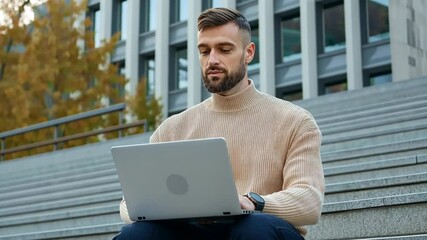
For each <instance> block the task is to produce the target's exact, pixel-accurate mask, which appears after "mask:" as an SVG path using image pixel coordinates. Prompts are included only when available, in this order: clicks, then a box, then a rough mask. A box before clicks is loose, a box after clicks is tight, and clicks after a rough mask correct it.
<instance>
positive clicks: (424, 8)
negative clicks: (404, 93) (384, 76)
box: [389, 0, 427, 82]
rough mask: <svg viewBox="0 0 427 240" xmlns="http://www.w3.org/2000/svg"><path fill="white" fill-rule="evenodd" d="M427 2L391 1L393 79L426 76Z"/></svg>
mask: <svg viewBox="0 0 427 240" xmlns="http://www.w3.org/2000/svg"><path fill="white" fill-rule="evenodd" d="M426 12H427V1H425V0H411V1H409V0H405V1H402V0H390V6H389V21H390V51H391V68H392V74H393V82H396V81H402V80H408V79H412V78H418V77H421V76H426V75H427V27H426V26H427V14H426Z"/></svg>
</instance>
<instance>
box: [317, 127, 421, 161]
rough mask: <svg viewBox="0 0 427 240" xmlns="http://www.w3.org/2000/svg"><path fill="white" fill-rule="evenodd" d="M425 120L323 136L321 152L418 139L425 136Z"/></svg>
mask: <svg viewBox="0 0 427 240" xmlns="http://www.w3.org/2000/svg"><path fill="white" fill-rule="evenodd" d="M426 131H427V121H426V120H425V119H418V120H411V121H404V122H398V123H392V124H387V125H380V126H373V127H367V128H363V129H357V130H353V131H346V132H340V133H333V134H326V135H325V134H323V139H322V148H321V151H322V153H323V152H329V151H336V150H344V149H348V148H358V147H365V146H373V145H377V144H378V143H392V142H401V141H409V140H411V139H419V138H423V137H425V136H427V134H426Z"/></svg>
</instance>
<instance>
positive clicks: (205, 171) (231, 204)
mask: <svg viewBox="0 0 427 240" xmlns="http://www.w3.org/2000/svg"><path fill="white" fill-rule="evenodd" d="M111 153H112V155H113V160H114V163H115V165H116V169H117V174H118V176H119V181H120V185H121V187H122V191H123V195H124V197H125V199H126V204H127V208H128V213H129V217H130V219H131V220H133V221H150V220H165V219H188V218H205V217H224V216H233V215H241V214H246V213H250V211H246V210H243V211H242V209H241V208H240V203H239V200H238V195H237V191H236V187H235V184H234V179H233V173H232V169H231V164H230V160H229V156H228V150H227V145H226V142H225V140H224V139H223V138H209V139H198V140H185V141H176V142H164V143H151V144H135V145H126V146H114V147H112V148H111Z"/></svg>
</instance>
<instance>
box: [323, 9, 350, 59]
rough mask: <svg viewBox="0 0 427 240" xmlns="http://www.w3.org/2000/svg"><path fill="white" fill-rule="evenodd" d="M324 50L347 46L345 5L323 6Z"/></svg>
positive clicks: (329, 50) (328, 50)
mask: <svg viewBox="0 0 427 240" xmlns="http://www.w3.org/2000/svg"><path fill="white" fill-rule="evenodd" d="M323 43H324V48H323V52H325V53H326V52H331V51H335V50H339V49H343V48H345V22H344V5H343V4H342V3H341V4H339V5H333V6H325V7H324V8H323Z"/></svg>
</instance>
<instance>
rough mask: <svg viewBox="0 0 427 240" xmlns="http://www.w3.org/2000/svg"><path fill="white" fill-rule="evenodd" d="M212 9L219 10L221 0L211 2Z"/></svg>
mask: <svg viewBox="0 0 427 240" xmlns="http://www.w3.org/2000/svg"><path fill="white" fill-rule="evenodd" d="M210 2H211V3H210V7H211V8H217V7H221V6H222V5H221V0H211V1H210Z"/></svg>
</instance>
